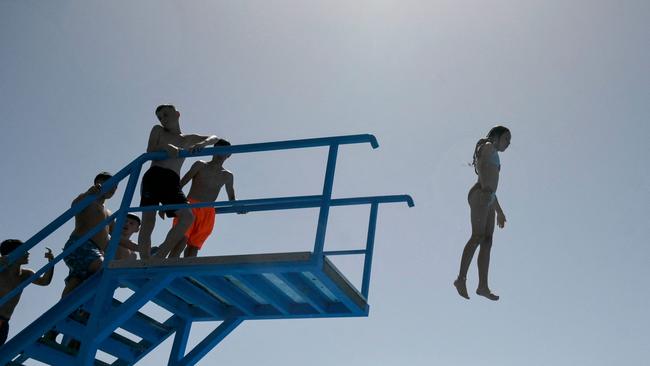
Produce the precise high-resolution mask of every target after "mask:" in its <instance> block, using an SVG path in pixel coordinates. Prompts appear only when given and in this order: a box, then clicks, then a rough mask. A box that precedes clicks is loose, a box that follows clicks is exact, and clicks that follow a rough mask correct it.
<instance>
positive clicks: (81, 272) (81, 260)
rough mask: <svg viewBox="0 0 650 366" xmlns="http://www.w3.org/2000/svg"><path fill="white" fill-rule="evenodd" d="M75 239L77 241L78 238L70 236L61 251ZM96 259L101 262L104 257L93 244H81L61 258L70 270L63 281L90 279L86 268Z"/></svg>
mask: <svg viewBox="0 0 650 366" xmlns="http://www.w3.org/2000/svg"><path fill="white" fill-rule="evenodd" d="M77 239H79V237H78V236H74V235H70V239H68V241H67V242H66V243H65V245H64V246H63V250H65V249H66V248H68V247H69V246H71V245H72V244H74V243H75V242H76V241H77ZM97 259H100V260H103V259H104V256H103V254H102V252H101V250H99V247H97V244H95V242H93V241H92V240H88V241H87V242H85V243H83V244H81V246H79V247H78V248H77V249H75V250H74V252H72V253H70V254H68V256H67V257H65V258H63V261H64V262H65V264H66V265H67V266H68V268H70V274H68V277H66V279H65V281H66V282H67V281H68V280H69V279H70V278H72V277H76V278H79V279H80V280H82V281H83V280H85V279H86V278H88V277H90V275H91V274H92V273H89V272H88V267H89V266H90V264H91V263H93V262H94V261H96V260H97Z"/></svg>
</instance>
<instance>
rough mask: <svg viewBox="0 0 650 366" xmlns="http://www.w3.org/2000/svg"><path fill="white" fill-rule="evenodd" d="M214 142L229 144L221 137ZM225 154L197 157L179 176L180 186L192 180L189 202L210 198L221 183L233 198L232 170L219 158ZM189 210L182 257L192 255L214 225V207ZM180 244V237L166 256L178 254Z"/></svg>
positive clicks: (210, 200) (229, 198)
mask: <svg viewBox="0 0 650 366" xmlns="http://www.w3.org/2000/svg"><path fill="white" fill-rule="evenodd" d="M214 146H215V147H217V146H230V143H229V142H228V141H225V140H220V141H218V142H217V143H216V144H214ZM229 157H230V154H228V155H214V156H213V157H212V160H210V161H209V162H207V163H206V162H205V161H202V160H199V161H197V162H196V163H194V164H193V165H192V167H191V168H190V170H189V171H188V172H187V173H186V174H185V175H184V176H183V179H181V187H184V186H185V185H186V184H187V183H188V182H189V181H190V180H191V181H192V186H191V187H190V193H189V194H188V197H187V198H188V200H189V201H190V203H198V202H214V201H215V200H216V199H217V197H218V196H219V192H220V191H221V187H223V186H226V193H228V200H230V201H234V200H235V188H234V184H233V181H234V177H233V174H232V173H231V172H229V171H228V170H226V169H224V168H223V162H224V161H225V160H226V159H228V158H229ZM192 213H193V214H194V222H193V223H192V225H191V226H190V228H189V229H188V230H187V231H186V232H185V239H186V241H187V248H186V249H185V253H184V256H185V257H196V255H197V253H198V251H199V250H200V249H201V247H202V246H203V243H204V242H205V240H206V239H207V238H208V236H210V234H211V233H212V229H213V228H214V217H215V209H214V208H213V207H200V208H193V209H192ZM240 213H244V212H240ZM177 221H178V220H176V219H174V225H176V224H177ZM184 244H185V240H184V241H182V244H180V245H178V246H177V247H175V248H174V250H173V251H172V254H171V255H170V256H172V255H174V254H176V253H178V255H180V251H181V250H182V249H183V246H184ZM178 255H176V256H178Z"/></svg>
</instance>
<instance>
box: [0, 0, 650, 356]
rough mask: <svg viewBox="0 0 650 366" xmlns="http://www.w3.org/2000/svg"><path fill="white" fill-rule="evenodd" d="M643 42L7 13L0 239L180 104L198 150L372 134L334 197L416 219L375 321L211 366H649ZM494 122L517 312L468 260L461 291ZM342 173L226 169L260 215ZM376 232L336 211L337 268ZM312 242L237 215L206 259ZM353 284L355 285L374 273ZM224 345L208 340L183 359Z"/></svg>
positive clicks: (178, 12)
mask: <svg viewBox="0 0 650 366" xmlns="http://www.w3.org/2000/svg"><path fill="white" fill-rule="evenodd" d="M648 24H650V3H649V2H647V1H644V0H640V1H634V0H623V1H601V0H594V1H578V0H574V1H559V0H544V1H541V0H540V1H537V0H534V1H533V0H531V1H525V2H522V1H515V0H495V1H490V2H485V1H476V0H463V1H429V0H427V1H424V0H423V1H417V0H399V1H397V0H390V1H389V0H358V1H353V2H350V1H338V0H332V1H319V0H314V1H304V2H302V1H283V0H277V1H184V2H178V1H152V0H146V1H138V2H131V1H111V2H101V1H83V2H80V1H68V0H61V1H57V2H40V1H11V0H5V1H0V50H1V51H2V55H1V57H0V107H1V108H2V114H1V117H0V127H1V128H2V133H1V134H0V161H1V166H2V171H3V174H4V178H3V179H2V180H1V183H0V185H1V186H0V187H1V188H2V189H0V202H2V205H3V207H4V209H3V210H2V211H0V236H1V237H2V238H3V239H4V238H20V239H23V240H26V239H28V238H29V237H31V235H33V234H35V233H36V232H37V231H38V230H40V229H41V228H42V227H44V226H45V225H46V224H48V223H49V222H50V221H52V220H53V219H55V218H56V217H57V216H58V215H59V214H60V213H62V212H63V211H65V210H66V209H67V208H68V207H69V205H70V202H71V201H72V200H73V199H74V198H75V197H76V195H78V194H79V193H81V192H83V191H85V190H86V189H87V188H88V187H89V186H90V184H91V183H92V179H93V177H94V176H95V175H96V174H97V173H98V172H99V171H103V170H107V171H112V172H116V171H118V170H119V169H120V168H122V167H123V166H125V165H126V164H128V163H129V162H130V161H132V160H133V159H134V158H135V157H137V156H139V155H140V154H141V153H142V152H144V150H145V149H146V142H147V137H148V135H149V131H150V129H151V127H152V126H153V125H154V124H156V119H155V116H154V113H153V111H154V109H155V107H156V106H157V105H158V104H162V103H173V104H175V105H176V106H177V107H178V109H179V111H180V112H181V126H182V128H183V131H184V132H188V133H190V132H196V133H205V134H215V135H218V136H221V137H225V138H227V139H229V140H230V141H231V142H232V143H233V144H238V143H253V142H266V141H277V140H287V139H299V138H311V137H322V136H335V135H347V134H358V133H372V134H374V135H375V136H376V137H377V139H378V140H379V144H380V147H379V149H377V150H373V149H371V148H370V147H369V146H367V145H351V146H344V147H342V148H341V149H340V152H339V160H338V165H337V172H336V177H335V182H334V192H333V194H334V197H353V196H366V195H382V194H410V195H412V196H413V198H414V199H415V202H416V206H415V207H414V208H410V209H409V208H407V207H406V206H405V205H385V206H382V207H381V208H380V211H379V220H378V229H377V234H376V243H375V255H374V263H373V273H372V280H371V287H370V296H369V304H370V315H369V317H368V318H350V319H317V320H273V321H249V322H244V323H243V324H242V325H240V326H239V327H238V328H237V329H236V330H235V331H234V332H233V333H232V334H230V335H229V336H228V337H227V338H226V339H225V340H224V341H223V342H222V343H221V344H219V346H218V347H217V348H215V349H214V350H212V352H210V353H209V354H208V355H207V356H206V357H205V359H204V360H203V361H201V362H199V365H208V364H213V363H216V362H218V363H220V364H227V365H234V366H236V365H251V364H255V363H263V364H269V365H286V366H291V365H304V363H305V362H306V360H308V362H309V363H310V364H312V365H314V366H321V365H331V364H333V363H335V364H342V365H351V364H355V365H378V364H380V365H395V364H398V363H399V364H408V365H503V366H510V365H512V366H514V365H521V364H526V365H533V366H534V365H557V366H562V365H567V366H568V365H596V366H598V365H613V364H621V363H622V362H624V363H625V364H631V365H634V364H637V365H639V364H644V363H646V362H647V359H648V358H650V348H649V347H648V344H650V331H649V329H650V315H649V314H648V309H650V291H648V286H647V283H646V282H647V281H646V279H647V278H648V277H650V266H649V264H650V246H649V245H648V244H650V243H649V242H648V234H647V230H648V227H650V215H649V214H648V210H647V207H648V204H650V172H649V170H648V168H647V166H648V164H647V159H648V156H649V154H650V148H649V147H648V146H649V145H648V141H649V138H650V127H649V126H650V124H649V123H648V120H647V119H648V115H650V103H648V100H649V99H648V98H649V96H650V73H648V65H649V64H650V49H649V48H648V47H647V45H648V44H649V41H650V27H649V26H648ZM496 124H503V125H506V126H508V127H509V128H510V129H511V132H512V145H511V147H510V148H509V149H508V150H506V151H505V152H503V153H501V164H502V168H501V178H500V186H499V191H498V197H499V201H500V203H501V206H502V207H503V209H504V211H505V214H506V217H507V220H508V221H507V224H506V227H505V228H504V229H502V230H500V229H497V230H496V232H495V237H494V245H493V249H492V260H491V263H490V286H491V288H492V289H493V290H494V291H495V292H496V293H498V294H499V295H500V296H501V299H500V300H499V301H498V302H490V301H488V300H486V299H484V298H481V297H478V296H476V295H473V290H474V288H475V286H476V284H477V274H476V266H475V262H474V263H473V264H472V267H471V269H470V272H469V275H468V288H469V289H470V296H471V297H472V298H471V300H469V301H467V300H465V299H462V298H461V297H459V296H458V295H457V294H456V292H455V290H454V288H453V286H452V281H453V279H454V278H455V276H456V275H457V271H458V264H459V260H460V255H461V251H462V248H463V246H464V244H465V242H466V241H467V239H468V238H469V235H470V223H469V207H468V205H467V198H466V197H467V191H468V190H469V188H470V187H471V186H472V184H473V183H474V182H475V180H476V176H475V174H474V172H473V169H472V168H471V167H469V166H468V163H469V162H470V161H471V157H472V152H473V148H474V145H475V143H476V141H477V140H478V139H479V138H481V137H483V136H484V135H485V134H486V133H487V131H488V130H489V129H490V128H491V127H492V126H494V125H496ZM325 161H326V151H325V150H322V149H311V150H294V151H288V152H274V153H258V154H240V155H233V157H232V158H231V159H230V160H228V161H227V162H226V164H225V165H226V167H227V168H228V169H230V170H231V171H233V173H234V174H235V188H236V191H237V196H238V198H241V199H249V198H263V197H278V196H287V195H302V194H319V193H320V192H321V189H322V181H323V175H324V168H325ZM190 163H191V160H189V161H187V162H186V163H185V166H184V168H183V171H186V169H188V168H189V166H190ZM123 186H124V184H122V185H121V187H120V190H119V191H118V194H117V196H116V197H119V195H120V193H121V192H122V189H123ZM222 194H223V193H222ZM220 199H225V197H224V196H222V197H220ZM134 202H137V196H136V199H135V200H134ZM107 206H108V207H109V208H110V209H113V210H115V209H117V208H118V207H119V199H117V198H115V199H113V200H110V201H109V202H108V203H107ZM367 215H368V208H367V207H361V208H336V209H333V210H332V212H331V217H330V222H329V230H328V233H327V241H326V246H325V248H326V249H330V250H334V249H351V248H359V247H360V246H361V244H362V243H363V242H364V240H365V239H364V237H365V233H366V225H367ZM316 220H317V211H315V210H302V211H290V212H274V213H250V214H248V215H223V216H221V217H219V216H218V217H217V224H216V227H215V231H214V233H213V235H212V237H211V239H209V241H208V242H207V243H206V245H205V246H204V249H203V250H202V251H201V252H200V255H203V256H210V255H225V254H244V253H273V252H283V251H301V250H310V249H311V248H312V245H313V238H314V235H315V227H316ZM168 227H169V222H163V223H160V222H159V223H158V224H157V226H156V231H155V232H154V236H153V239H154V243H155V242H156V240H157V241H162V238H163V236H164V234H165V233H166V231H167V228H168ZM71 230H72V226H71V225H70V224H68V225H66V226H64V227H63V228H61V229H60V230H58V231H56V232H55V233H54V234H53V235H52V236H50V237H49V238H47V239H46V240H45V241H44V242H43V243H42V244H41V245H39V246H37V247H35V248H34V249H32V251H31V264H30V266H31V267H32V268H40V266H41V265H42V264H44V263H45V262H44V261H45V260H44V259H43V258H42V253H43V251H44V246H49V247H51V248H53V249H54V250H55V252H60V250H61V248H62V247H63V244H64V243H65V241H66V239H67V237H68V235H69V233H70V231H71ZM335 263H336V264H337V265H338V266H339V268H340V269H341V270H342V271H343V272H344V273H345V274H346V275H348V276H349V278H350V280H351V281H353V282H354V283H355V284H357V285H359V283H360V281H359V277H360V276H359V273H360V270H361V259H360V258H344V259H341V258H338V259H337V260H336V261H335ZM65 274H67V268H65V267H64V266H63V265H62V264H60V265H58V266H57V267H56V269H55V277H54V280H53V282H52V284H51V285H50V286H49V287H46V288H41V287H38V288H33V287H35V286H30V287H29V288H28V289H26V290H25V292H24V293H23V297H22V300H21V302H20V304H19V305H18V307H17V309H16V311H15V313H14V316H13V318H12V320H11V331H10V336H13V335H15V334H16V333H17V332H18V331H20V330H21V329H22V328H23V327H25V326H26V325H28V324H29V323H30V322H31V321H32V320H33V319H35V318H36V317H37V316H39V315H40V314H42V313H43V312H44V311H46V310H47V309H48V308H49V307H50V306H52V305H53V304H54V303H55V302H56V301H57V300H58V298H59V296H60V292H61V290H62V288H63V278H64V277H65ZM472 295H473V296H472ZM146 310H147V311H150V312H151V313H152V314H155V313H156V312H160V310H158V309H155V308H153V307H152V308H151V309H146ZM214 326H215V324H210V323H206V324H198V325H196V326H194V327H193V330H192V335H191V339H190V346H191V345H193V344H196V343H197V342H198V341H200V339H201V336H205V335H206V334H207V333H209V332H210V331H211V330H212V329H213V328H214ZM159 349H160V351H159V352H153V354H151V355H149V356H148V357H147V358H145V359H144V360H143V361H142V364H145V365H158V364H164V363H165V362H167V357H168V353H169V350H170V349H171V338H170V340H169V341H167V342H165V343H163V344H162V345H161V346H160V348H159ZM188 349H189V348H188ZM33 364H34V365H36V364H37V363H33Z"/></svg>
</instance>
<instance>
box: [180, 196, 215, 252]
mask: <svg viewBox="0 0 650 366" xmlns="http://www.w3.org/2000/svg"><path fill="white" fill-rule="evenodd" d="M199 202H201V201H198V200H195V199H192V198H190V203H199ZM192 213H193V214H194V222H193V223H192V225H191V226H190V227H189V228H188V229H187V231H186V232H185V237H186V238H187V245H189V246H191V247H194V248H197V249H201V247H202V246H203V243H204V242H205V241H206V239H208V236H210V234H211V233H212V229H213V228H214V217H215V211H214V207H194V208H192ZM177 223H178V219H177V218H174V225H176V224H177Z"/></svg>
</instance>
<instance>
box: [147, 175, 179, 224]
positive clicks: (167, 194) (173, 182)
mask: <svg viewBox="0 0 650 366" xmlns="http://www.w3.org/2000/svg"><path fill="white" fill-rule="evenodd" d="M179 203H187V197H185V194H184V193H183V191H182V190H181V179H180V177H179V176H178V174H176V172H175V171H173V170H170V169H166V168H161V167H159V166H152V167H151V168H149V170H147V172H146V173H144V176H142V184H141V190H140V206H156V205H158V204H163V205H174V204H179ZM165 213H166V214H167V217H175V216H176V210H171V211H165Z"/></svg>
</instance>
